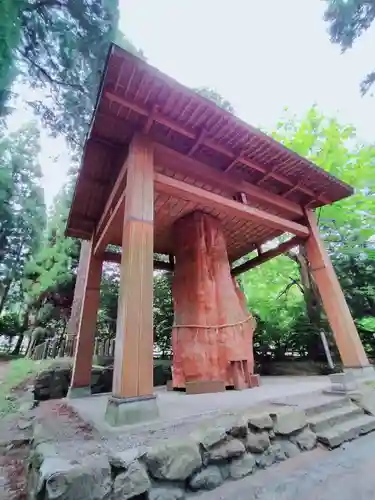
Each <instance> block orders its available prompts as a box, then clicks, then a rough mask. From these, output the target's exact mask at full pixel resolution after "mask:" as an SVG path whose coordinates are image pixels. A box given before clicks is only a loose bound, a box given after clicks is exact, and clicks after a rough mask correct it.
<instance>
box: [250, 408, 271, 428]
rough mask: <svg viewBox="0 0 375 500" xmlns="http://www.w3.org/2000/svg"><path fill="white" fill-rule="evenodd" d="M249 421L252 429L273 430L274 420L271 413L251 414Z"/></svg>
mask: <svg viewBox="0 0 375 500" xmlns="http://www.w3.org/2000/svg"><path fill="white" fill-rule="evenodd" d="M247 421H248V425H249V427H250V429H258V430H264V429H267V430H268V429H272V428H273V420H272V418H271V416H270V415H269V413H265V412H263V413H254V414H252V413H249V414H248V415H247Z"/></svg>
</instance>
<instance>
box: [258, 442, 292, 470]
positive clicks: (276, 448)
mask: <svg viewBox="0 0 375 500" xmlns="http://www.w3.org/2000/svg"><path fill="white" fill-rule="evenodd" d="M286 458H287V457H286V455H285V452H284V450H283V449H282V447H281V446H280V444H279V443H274V444H272V445H271V446H270V447H269V448H268V449H267V450H266V451H265V452H264V453H262V454H261V455H256V457H255V460H256V463H257V465H258V467H259V468H260V469H266V468H267V467H270V466H271V465H272V464H274V463H275V462H282V461H283V460H285V459H286Z"/></svg>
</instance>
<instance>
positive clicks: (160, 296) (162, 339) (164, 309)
mask: <svg viewBox="0 0 375 500" xmlns="http://www.w3.org/2000/svg"><path fill="white" fill-rule="evenodd" d="M171 280H172V276H171V274H170V273H166V272H157V273H155V275H154V344H156V345H157V347H158V348H159V350H160V354H161V355H162V356H163V357H164V356H166V355H169V354H170V353H171V332H172V325H173V303H172V290H171Z"/></svg>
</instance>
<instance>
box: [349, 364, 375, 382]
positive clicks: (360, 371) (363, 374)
mask: <svg viewBox="0 0 375 500" xmlns="http://www.w3.org/2000/svg"><path fill="white" fill-rule="evenodd" d="M344 372H345V373H348V374H351V375H353V377H354V378H355V379H362V380H363V379H375V370H374V367H373V366H372V365H368V366H361V367H359V368H345V369H344Z"/></svg>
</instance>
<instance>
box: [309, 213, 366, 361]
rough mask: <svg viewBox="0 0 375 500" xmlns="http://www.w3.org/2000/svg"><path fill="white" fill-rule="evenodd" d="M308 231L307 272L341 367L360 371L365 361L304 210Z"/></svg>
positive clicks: (313, 221)
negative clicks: (318, 294)
mask: <svg viewBox="0 0 375 500" xmlns="http://www.w3.org/2000/svg"><path fill="white" fill-rule="evenodd" d="M306 216H307V220H308V224H309V228H310V236H309V237H308V239H307V241H306V244H305V248H306V254H307V258H308V260H309V264H310V269H311V272H312V274H313V276H314V279H315V282H316V284H317V287H318V290H319V293H320V296H321V299H322V303H323V307H324V309H325V312H326V314H327V318H328V321H329V323H330V325H331V329H332V332H333V335H334V337H335V341H336V344H337V348H338V350H339V352H340V356H341V360H342V363H343V365H344V368H364V367H367V366H369V362H368V359H367V356H366V353H365V350H364V348H363V345H362V342H361V339H360V338H359V335H358V332H357V329H356V326H355V324H354V321H353V318H352V316H351V313H350V310H349V307H348V305H347V303H346V300H345V297H344V294H343V291H342V289H341V286H340V283H339V281H338V279H337V276H336V273H335V270H334V268H333V265H332V262H331V259H330V258H329V255H328V253H327V251H326V249H325V247H324V244H323V242H322V240H321V238H320V236H319V230H318V226H317V223H316V219H315V214H314V213H313V212H312V211H311V210H307V211H306Z"/></svg>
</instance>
